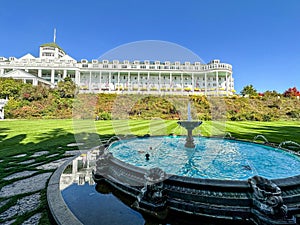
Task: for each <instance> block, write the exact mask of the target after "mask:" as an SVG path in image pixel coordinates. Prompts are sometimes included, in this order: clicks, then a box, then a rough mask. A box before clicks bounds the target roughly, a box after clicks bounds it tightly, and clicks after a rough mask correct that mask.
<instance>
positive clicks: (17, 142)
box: [0, 128, 112, 159]
mask: <svg viewBox="0 0 300 225" xmlns="http://www.w3.org/2000/svg"><path fill="white" fill-rule="evenodd" d="M0 131H1V130H0ZM111 136H112V135H111V134H109V135H99V134H97V133H80V134H76V137H81V140H83V141H84V142H83V145H80V146H76V145H75V146H68V144H70V143H76V139H77V138H75V136H74V134H73V133H70V132H67V131H66V130H65V129H61V128H57V129H53V130H51V131H50V132H45V133H40V134H37V137H36V140H37V141H36V142H27V143H26V142H25V139H26V137H27V134H18V135H16V136H13V137H11V138H6V135H1V134H0V140H1V148H0V158H1V159H5V158H6V157H11V156H15V155H18V154H27V155H31V154H33V153H34V152H37V151H49V153H50V154H55V153H62V152H65V151H68V150H80V149H83V150H86V149H89V148H92V147H94V146H97V145H100V144H101V140H107V139H108V138H110V137H111ZM79 148H80V149H79Z"/></svg>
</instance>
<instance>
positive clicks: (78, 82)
mask: <svg viewBox="0 0 300 225" xmlns="http://www.w3.org/2000/svg"><path fill="white" fill-rule="evenodd" d="M75 83H76V84H77V85H79V86H80V72H79V71H78V70H75Z"/></svg>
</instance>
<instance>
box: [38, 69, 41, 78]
mask: <svg viewBox="0 0 300 225" xmlns="http://www.w3.org/2000/svg"><path fill="white" fill-rule="evenodd" d="M38 77H42V70H41V69H38Z"/></svg>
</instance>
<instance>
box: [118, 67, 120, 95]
mask: <svg viewBox="0 0 300 225" xmlns="http://www.w3.org/2000/svg"><path fill="white" fill-rule="evenodd" d="M118 91H120V71H118Z"/></svg>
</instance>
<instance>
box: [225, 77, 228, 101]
mask: <svg viewBox="0 0 300 225" xmlns="http://www.w3.org/2000/svg"><path fill="white" fill-rule="evenodd" d="M225 84H226V96H228V73H227V72H226V83H225Z"/></svg>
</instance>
